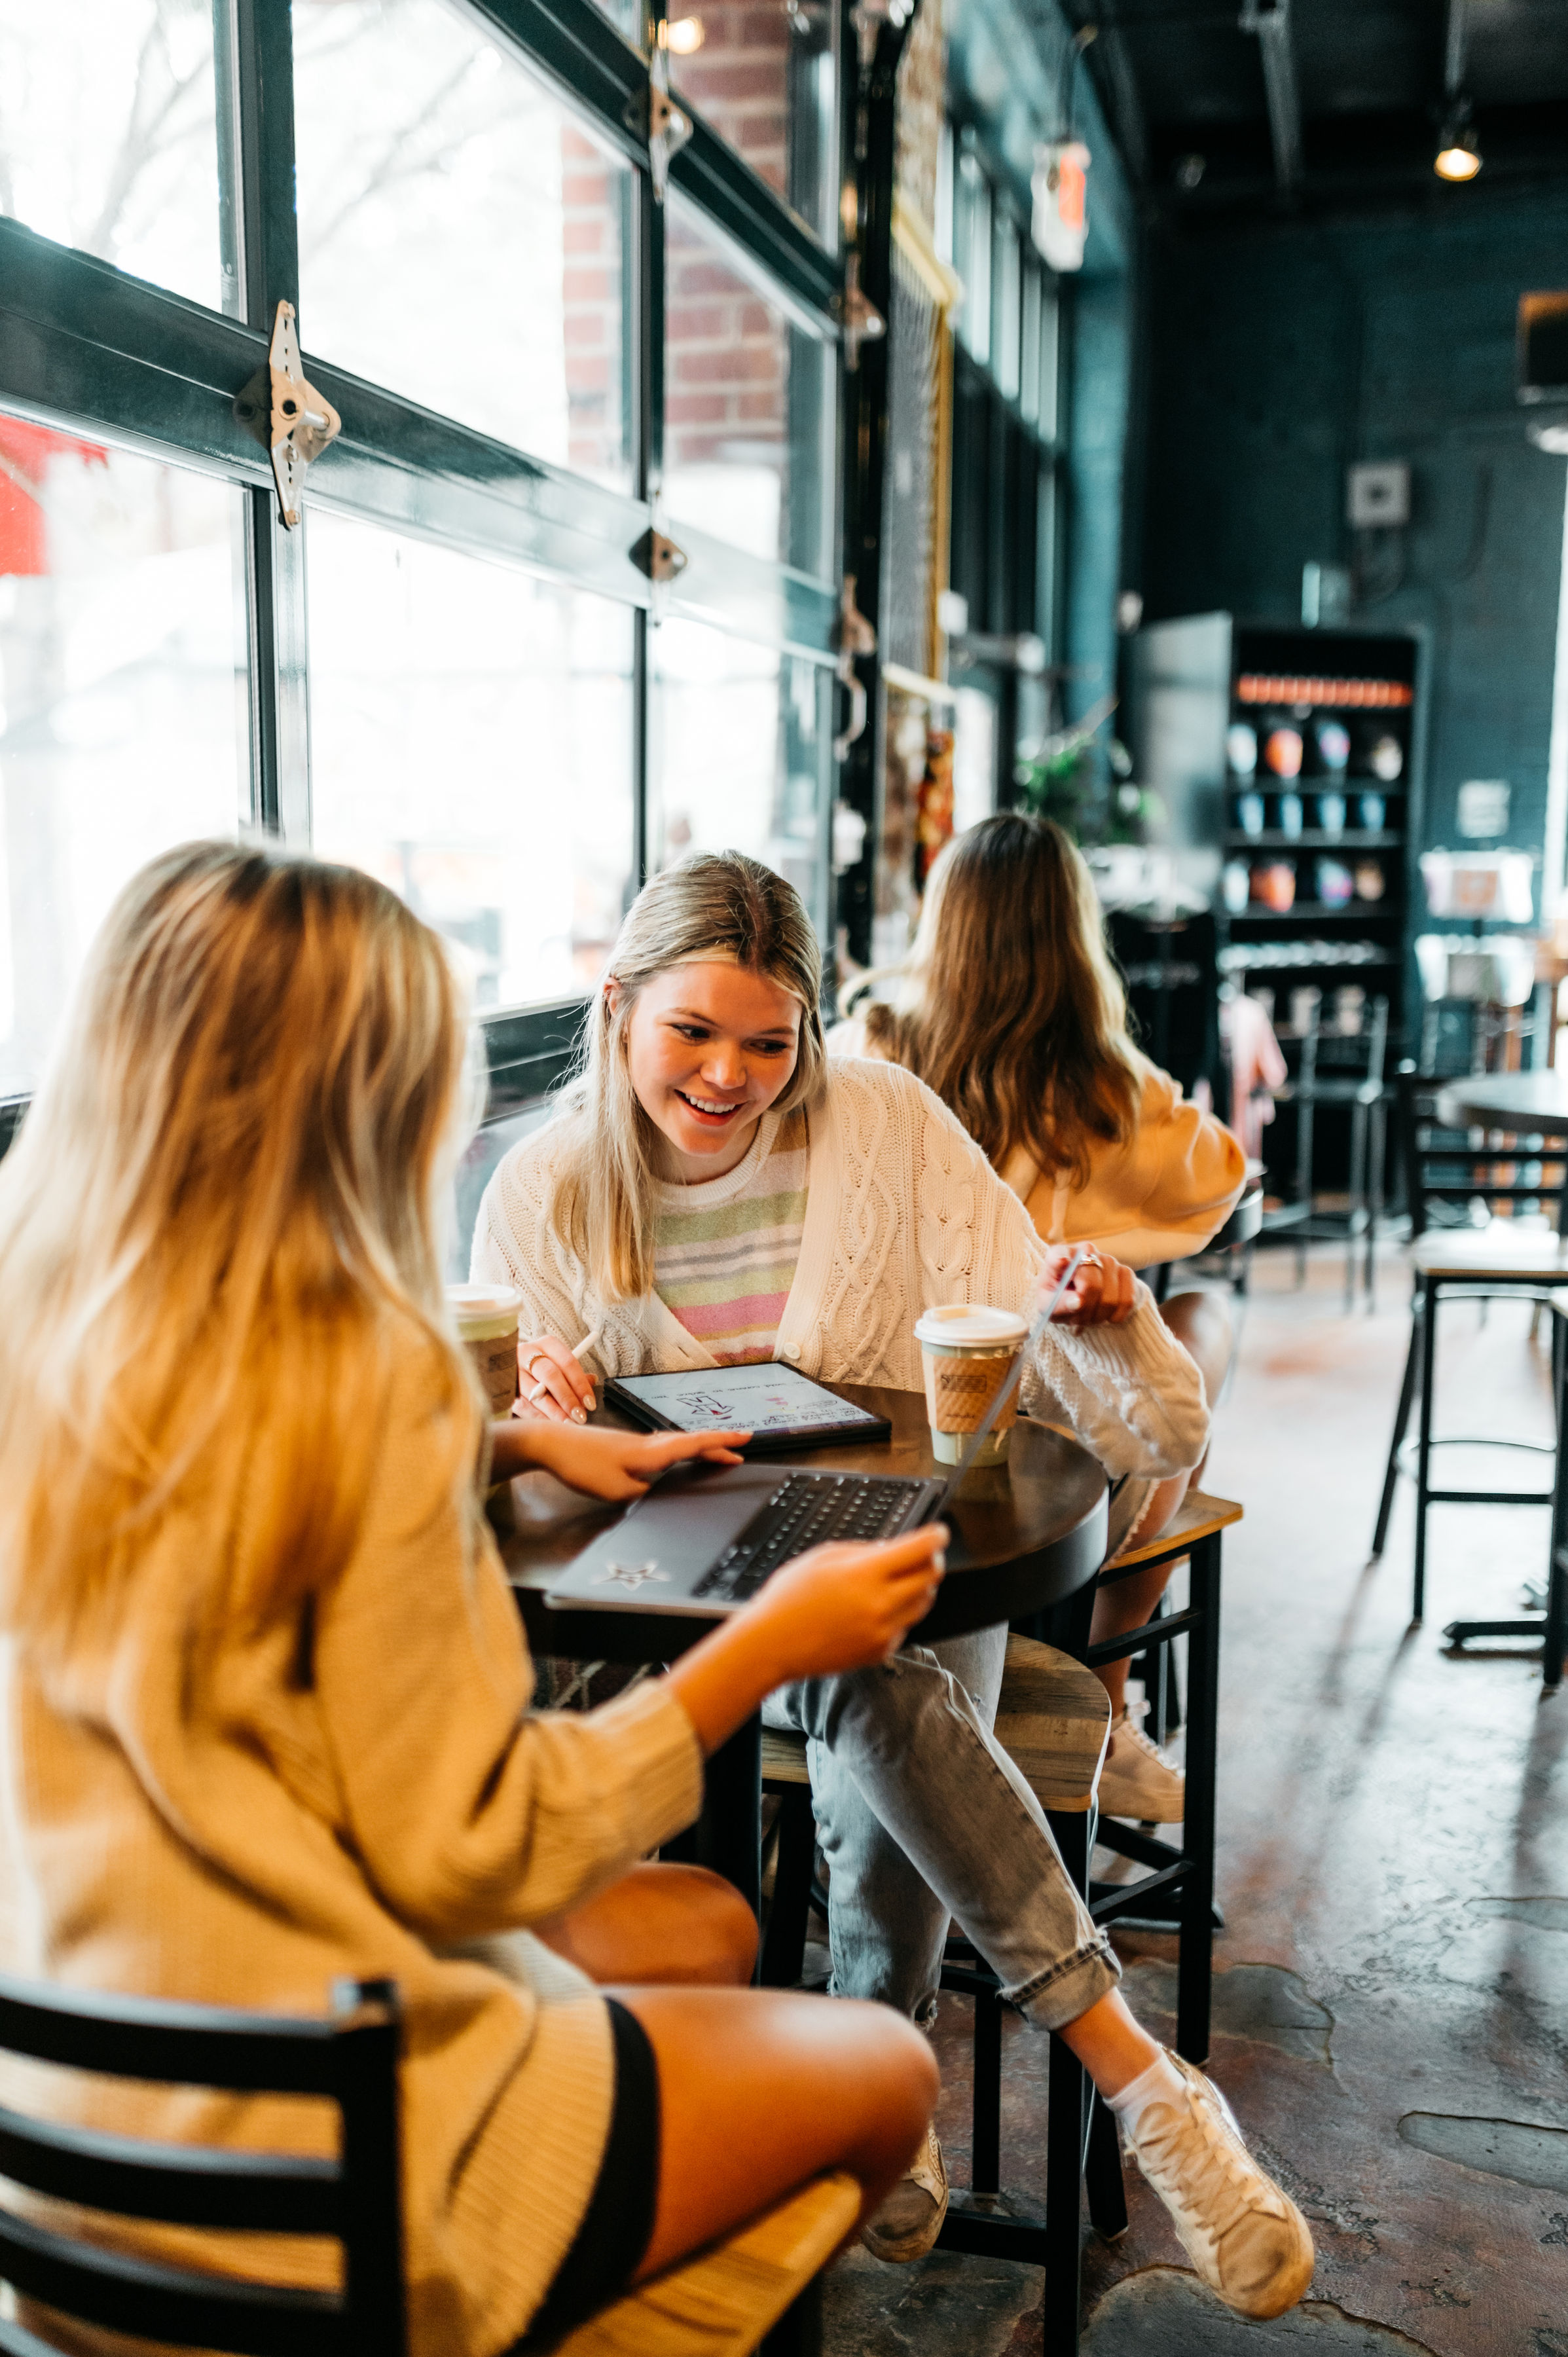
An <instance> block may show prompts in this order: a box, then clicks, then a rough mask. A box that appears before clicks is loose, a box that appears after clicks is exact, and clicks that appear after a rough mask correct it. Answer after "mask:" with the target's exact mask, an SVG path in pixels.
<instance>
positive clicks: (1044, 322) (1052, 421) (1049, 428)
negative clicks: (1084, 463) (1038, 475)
mask: <svg viewBox="0 0 1568 2357" xmlns="http://www.w3.org/2000/svg"><path fill="white" fill-rule="evenodd" d="M1060 317H1061V311H1060V303H1059V299H1058V295H1057V290H1056V287H1055V286H1054V285H1053V284H1052V283H1051V281H1050V280H1049V279H1048V278H1043V279H1042V282H1041V288H1040V432H1041V434H1042V435H1043V436H1045V438H1046V440H1047V442H1054V441H1055V440H1056V438H1057V427H1058V407H1057V395H1058V361H1059V353H1058V344H1057V335H1058V325H1059V321H1060Z"/></svg>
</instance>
